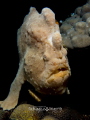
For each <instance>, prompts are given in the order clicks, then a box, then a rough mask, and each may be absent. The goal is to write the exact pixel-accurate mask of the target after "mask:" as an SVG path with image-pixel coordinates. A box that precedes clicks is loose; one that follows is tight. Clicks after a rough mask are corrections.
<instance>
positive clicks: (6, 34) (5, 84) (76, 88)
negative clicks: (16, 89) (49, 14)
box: [0, 0, 90, 113]
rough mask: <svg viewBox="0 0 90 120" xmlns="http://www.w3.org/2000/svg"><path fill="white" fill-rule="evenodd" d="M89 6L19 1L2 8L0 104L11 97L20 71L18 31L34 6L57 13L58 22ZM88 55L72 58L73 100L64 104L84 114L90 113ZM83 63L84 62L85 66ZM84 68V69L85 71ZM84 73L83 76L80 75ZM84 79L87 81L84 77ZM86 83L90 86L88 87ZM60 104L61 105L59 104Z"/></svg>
mask: <svg viewBox="0 0 90 120" xmlns="http://www.w3.org/2000/svg"><path fill="white" fill-rule="evenodd" d="M86 2H87V0H62V1H61V0H45V1H44V0H42V1H41V0H40V1H39V0H18V1H16V0H15V1H3V2H2V3H1V4H0V5H1V7H0V9H1V10H0V29H1V30H0V31H1V32H0V51H1V52H0V69H1V74H0V76H1V77H0V100H3V99H5V98H6V96H7V95H8V92H9V88H10V84H11V82H12V81H13V80H14V78H15V76H16V73H17V70H18V64H19V57H18V49H17V29H18V28H19V27H20V26H21V24H22V23H23V19H24V17H25V15H26V14H28V12H29V8H30V6H33V7H36V9H37V10H38V11H39V12H41V10H42V8H44V7H49V8H51V9H52V10H53V11H54V13H55V16H56V20H57V21H60V20H65V19H66V18H68V17H70V15H71V13H73V12H74V10H75V9H76V8H77V7H79V6H82V5H84V4H85V3H86ZM87 51H88V50H87ZM87 51H85V52H84V54H83V53H82V52H81V53H82V54H81V53H80V54H81V56H80V55H77V53H78V52H80V51H76V52H70V54H69V55H68V57H69V59H70V60H69V61H70V67H71V70H72V78H70V82H71V83H70V89H71V97H70V98H69V99H68V98H67V97H66V98H65V100H64V102H66V101H68V102H69V104H70V105H71V106H72V107H73V106H74V108H77V109H78V110H79V111H81V112H84V113H89V111H90V104H89V100H90V99H89V96H90V95H89V90H90V89H88V87H89V86H90V85H89V82H88V81H87V78H88V76H89V74H90V73H89V72H86V71H87V70H88V67H87V66H88V64H87V65H86V63H87V62H88V63H89V60H90V59H88V58H87V59H88V60H86V59H85V57H86V55H88V54H89V52H88V53H87ZM86 53H87V54H86ZM74 54H75V55H74ZM84 56H85V57H84ZM83 58H84V59H83ZM82 60H83V62H81V61H82ZM85 60H86V61H85ZM84 63H85V64H84ZM83 64H84V66H83V67H82V65H83ZM89 66H90V65H89ZM83 69H84V71H85V73H84V72H83ZM81 70H82V72H80V71H81ZM84 74H85V75H84ZM87 74H88V76H87ZM82 75H84V77H81V76H82ZM86 76H87V77H86ZM82 78H83V79H82ZM72 79H74V80H72ZM84 80H85V81H86V82H87V84H85V82H84ZM84 84H85V86H84ZM23 94H26V93H23ZM24 100H25V95H24ZM58 102H60V101H59V100H58ZM88 109H89V110H88Z"/></svg>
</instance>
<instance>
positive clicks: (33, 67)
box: [1, 7, 70, 110]
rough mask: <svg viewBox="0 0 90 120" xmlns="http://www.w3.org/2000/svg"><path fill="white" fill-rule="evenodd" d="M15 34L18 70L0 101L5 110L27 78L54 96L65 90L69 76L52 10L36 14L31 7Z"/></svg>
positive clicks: (12, 106)
mask: <svg viewBox="0 0 90 120" xmlns="http://www.w3.org/2000/svg"><path fill="white" fill-rule="evenodd" d="M17 36H18V38H17V45H18V50H19V55H20V63H19V69H18V72H17V75H16V77H15V79H14V81H13V82H12V84H11V87H10V92H9V95H8V97H7V98H6V99H5V100H4V101H1V107H2V108H3V109H4V110H10V109H12V108H14V107H15V106H16V105H17V103H18V97H19V92H20V90H21V86H22V84H23V83H24V82H25V81H26V80H27V81H28V82H29V83H30V84H32V85H33V86H34V87H35V89H36V91H38V92H40V93H42V94H53V95H54V94H63V93H65V92H66V91H67V81H68V78H69V76H70V67H69V64H68V59H67V56H66V55H67V51H66V49H65V48H63V45H62V38H61V35H60V31H59V25H58V24H56V22H55V14H54V13H53V12H52V10H51V9H49V8H44V9H42V12H41V14H39V13H38V12H37V11H36V9H35V8H33V7H31V8H30V13H29V14H28V15H27V16H26V17H25V19H24V22H23V24H22V26H21V27H20V29H19V30H18V35H17Z"/></svg>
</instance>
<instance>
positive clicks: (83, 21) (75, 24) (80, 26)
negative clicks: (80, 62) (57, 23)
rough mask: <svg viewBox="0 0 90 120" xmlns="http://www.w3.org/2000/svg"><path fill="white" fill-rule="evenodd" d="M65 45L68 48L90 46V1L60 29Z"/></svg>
mask: <svg viewBox="0 0 90 120" xmlns="http://www.w3.org/2000/svg"><path fill="white" fill-rule="evenodd" d="M60 30H61V34H62V40H63V44H64V45H65V46H66V47H68V48H72V49H73V48H82V47H86V46H89V45H90V1H89V0H88V2H87V3H86V4H85V5H83V6H81V7H78V8H76V10H75V12H74V15H73V16H71V17H70V18H67V19H66V20H65V21H64V22H63V23H62V25H61V27H60Z"/></svg>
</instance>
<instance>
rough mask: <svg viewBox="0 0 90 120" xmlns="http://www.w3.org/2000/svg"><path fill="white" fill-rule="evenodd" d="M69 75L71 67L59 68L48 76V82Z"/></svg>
mask: <svg viewBox="0 0 90 120" xmlns="http://www.w3.org/2000/svg"><path fill="white" fill-rule="evenodd" d="M65 76H67V77H69V76H70V71H69V69H64V68H63V69H58V70H56V71H54V72H53V73H52V74H51V75H50V77H49V78H48V80H47V82H48V83H52V82H54V81H55V80H56V81H57V80H58V79H64V77H65Z"/></svg>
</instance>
